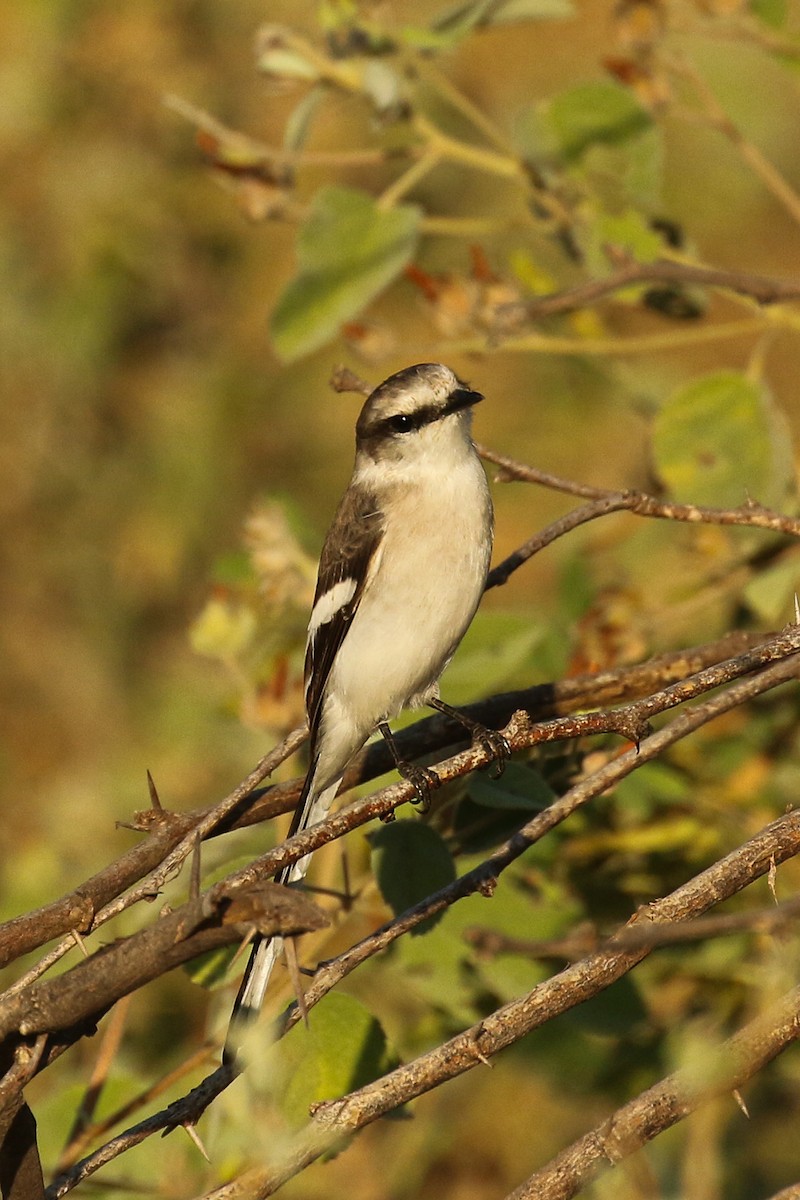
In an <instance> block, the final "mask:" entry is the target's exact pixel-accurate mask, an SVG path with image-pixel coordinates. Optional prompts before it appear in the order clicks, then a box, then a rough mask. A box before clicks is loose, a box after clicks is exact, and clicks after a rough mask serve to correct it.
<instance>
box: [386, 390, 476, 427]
mask: <svg viewBox="0 0 800 1200" xmlns="http://www.w3.org/2000/svg"><path fill="white" fill-rule="evenodd" d="M482 399H483V396H482V395H481V393H480V392H473V391H471V390H470V389H469V388H456V389H455V390H454V391H452V392H451V393H450V395H449V396H448V398H447V403H446V404H445V406H444V407H443V408H440V407H439V406H438V405H435V404H426V405H425V406H424V407H423V408H417V409H415V410H414V412H410V413H394V414H393V415H392V416H391V417H384V418H383V420H382V421H380V422H379V425H378V428H379V429H380V431H381V432H382V433H386V434H398V433H399V434H403V433H412V432H413V431H414V430H417V429H422V427H423V426H424V425H432V424H433V422H434V421H441V420H443V419H444V417H447V416H450V414H451V413H454V412H460V411H461V410H462V409H464V408H471V407H472V405H473V404H477V403H478V401H479V400H482Z"/></svg>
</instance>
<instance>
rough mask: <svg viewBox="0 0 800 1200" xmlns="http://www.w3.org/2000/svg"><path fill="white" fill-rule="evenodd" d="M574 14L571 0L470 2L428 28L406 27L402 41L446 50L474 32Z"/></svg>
mask: <svg viewBox="0 0 800 1200" xmlns="http://www.w3.org/2000/svg"><path fill="white" fill-rule="evenodd" d="M573 13H574V7H573V4H572V0H471V2H470V3H467V4H458V5H456V7H455V8H451V9H449V10H448V11H447V12H445V13H444V14H443V15H442V16H441V17H439V18H438V19H437V20H436V21H435V22H434V23H433V25H432V26H430V28H422V27H420V26H411V25H407V26H406V27H405V28H404V29H403V32H402V38H403V41H404V42H405V43H406V45H408V46H413V47H414V48H416V49H418V50H429V51H435V50H447V49H451V48H452V47H454V46H456V45H458V43H459V42H460V41H462V40H463V39H464V38H465V37H467V35H468V34H470V33H472V31H473V30H474V29H481V28H488V27H489V26H490V25H511V24H520V23H522V22H525V21H556V20H563V19H565V18H567V17H571V16H572V15H573Z"/></svg>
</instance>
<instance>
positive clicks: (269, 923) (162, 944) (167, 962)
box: [0, 883, 327, 1042]
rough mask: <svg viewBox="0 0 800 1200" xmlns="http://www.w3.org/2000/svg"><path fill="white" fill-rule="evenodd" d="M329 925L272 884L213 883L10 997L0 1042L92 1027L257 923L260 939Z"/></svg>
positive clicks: (1, 1007)
mask: <svg viewBox="0 0 800 1200" xmlns="http://www.w3.org/2000/svg"><path fill="white" fill-rule="evenodd" d="M326 920H327V919H326V918H325V917H324V915H323V914H322V913H321V911H320V910H319V909H318V908H317V906H316V905H315V904H313V903H312V902H311V901H310V900H309V899H308V898H307V897H305V896H302V895H301V894H300V893H298V892H296V891H295V892H293V891H290V890H289V889H287V888H283V887H279V886H278V885H277V884H269V883H263V884H261V885H260V886H259V888H258V890H257V892H255V893H251V894H248V893H241V894H239V893H237V894H236V895H231V894H230V892H229V889H228V888H227V886H226V885H225V884H224V883H223V884H218V885H216V886H215V887H213V888H211V889H209V891H208V892H206V893H205V894H204V895H203V896H201V897H199V898H198V899H197V900H192V901H190V903H188V904H184V905H182V906H181V908H178V909H176V910H175V911H174V912H171V913H169V914H167V915H166V916H162V917H161V918H160V919H159V920H158V922H157V923H156V924H155V925H154V926H153V927H152V928H150V929H145V930H142V931H141V932H140V933H136V934H133V935H132V936H131V937H129V938H124V939H122V940H120V941H117V942H113V943H111V944H110V945H108V946H104V947H102V948H101V949H100V950H98V951H96V953H94V954H93V955H91V957H90V958H87V959H84V960H83V961H81V962H79V963H78V964H77V966H75V967H73V968H72V969H71V970H70V971H67V972H66V973H65V974H64V975H60V976H58V977H57V978H55V979H49V980H39V981H38V982H37V983H34V984H31V985H30V986H29V987H27V988H24V989H23V990H22V991H20V992H17V993H14V994H13V995H10V996H7V997H6V999H5V1000H4V1001H3V1003H2V1004H0V1042H2V1041H3V1040H4V1039H6V1038H13V1037H14V1036H15V1035H20V1036H22V1037H23V1038H30V1037H35V1036H36V1035H37V1034H40V1033H45V1034H52V1033H54V1032H56V1031H63V1030H72V1029H73V1028H75V1027H76V1026H81V1025H84V1024H86V1023H95V1022H96V1021H97V1020H98V1019H99V1018H100V1017H101V1016H102V1014H103V1013H104V1012H105V1011H106V1010H107V1009H108V1008H109V1006H110V1005H111V1004H113V1003H114V1002H115V1001H116V1000H119V999H120V998H121V997H122V996H125V995H127V994H129V993H130V992H132V991H135V990H136V989H137V988H139V987H142V986H143V985H144V984H146V983H149V982H150V981H151V980H153V979H157V978H158V977H159V976H160V975H163V974H164V973H165V972H166V971H170V970H172V969H173V968H174V967H177V966H180V965H181V964H182V963H184V962H188V961H190V960H191V959H193V958H196V957H197V956H198V955H199V954H205V953H206V952H207V951H209V950H214V949H217V947H219V946H227V945H232V944H234V945H235V944H236V943H238V942H240V941H241V940H242V938H243V937H245V936H246V935H247V933H248V931H249V930H250V929H251V928H252V927H253V926H254V925H255V926H256V928H258V929H259V931H260V932H262V933H265V934H269V935H271V934H277V933H281V934H289V933H299V932H302V930H303V929H306V930H307V929H319V928H321V926H322V925H324V924H326Z"/></svg>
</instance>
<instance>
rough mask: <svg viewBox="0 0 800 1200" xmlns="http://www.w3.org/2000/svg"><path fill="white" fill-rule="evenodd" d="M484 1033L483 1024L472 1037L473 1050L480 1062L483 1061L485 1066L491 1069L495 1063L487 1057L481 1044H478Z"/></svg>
mask: <svg viewBox="0 0 800 1200" xmlns="http://www.w3.org/2000/svg"><path fill="white" fill-rule="evenodd" d="M482 1033H483V1026H482V1025H481V1026H480V1028H479V1029H478V1030H477V1032H476V1034H475V1036H474V1037H473V1038H472V1051H473V1053H474V1055H475V1057H476V1058H477V1060H478V1062H482V1063H483V1065H484V1066H485V1067H489V1068H490V1069H491V1068H493V1067H494V1063H493V1062H489V1059H488V1058H487V1057H486V1055H485V1054H484V1053H483V1051H482V1050H481V1048H480V1046H479V1045H478V1038H479V1037H480V1036H481V1034H482Z"/></svg>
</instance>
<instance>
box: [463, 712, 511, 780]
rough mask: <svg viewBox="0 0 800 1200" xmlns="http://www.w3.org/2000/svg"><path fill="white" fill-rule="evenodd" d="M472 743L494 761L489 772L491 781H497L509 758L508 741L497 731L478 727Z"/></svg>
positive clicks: (482, 726) (474, 732) (509, 747)
mask: <svg viewBox="0 0 800 1200" xmlns="http://www.w3.org/2000/svg"><path fill="white" fill-rule="evenodd" d="M472 741H473V744H474V745H477V746H480V747H481V749H482V750H484V751H485V752H486V753H487V754H490V755H491V756H492V758H493V759H494V762H493V764H492V770H491V772H490V774H491V778H492V779H499V778H500V776H501V775H502V774H503V771H505V769H506V763H507V762H508V760H509V758H510V757H511V746H510V745H509V743H508V739H507V738H505V737H504V736H503V734H502V733H500V731H499V730H498V729H487V728H486V726H485V725H480V726H478V728H477V729H475V730H474V731H473V735H472Z"/></svg>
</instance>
